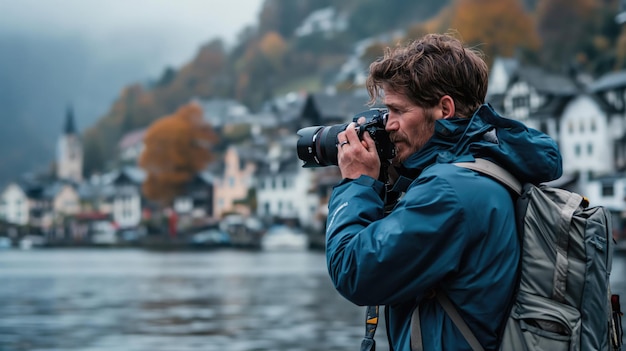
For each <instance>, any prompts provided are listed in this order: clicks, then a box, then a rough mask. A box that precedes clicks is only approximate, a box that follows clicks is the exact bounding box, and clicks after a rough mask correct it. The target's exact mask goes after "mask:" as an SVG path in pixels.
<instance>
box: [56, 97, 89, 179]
mask: <svg viewBox="0 0 626 351" xmlns="http://www.w3.org/2000/svg"><path fill="white" fill-rule="evenodd" d="M57 177H58V178H59V179H65V180H72V181H75V182H80V181H82V180H83V146H82V144H81V142H80V139H79V137H78V133H77V132H76V126H75V125H74V112H73V111H72V107H71V106H70V107H68V108H67V113H66V115H65V130H64V131H63V134H62V135H61V137H60V138H59V141H58V143H57Z"/></svg>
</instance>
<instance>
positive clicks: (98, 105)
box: [0, 32, 153, 184]
mask: <svg viewBox="0 0 626 351" xmlns="http://www.w3.org/2000/svg"><path fill="white" fill-rule="evenodd" d="M0 52H1V53H2V55H0V77H1V78H0V123H1V125H2V128H0V149H1V150H2V152H0V165H2V167H0V184H2V183H3V182H6V181H8V180H11V179H13V178H15V177H16V176H18V175H19V174H22V173H24V172H28V171H41V170H42V169H48V168H49V167H50V165H51V163H52V162H54V158H55V145H56V140H57V138H58V137H59V135H60V133H61V131H62V129H63V122H64V120H65V115H66V111H67V108H68V106H71V107H72V108H73V110H74V117H75V119H76V120H75V121H76V125H77V128H78V129H79V130H83V129H84V128H87V127H89V126H91V125H92V124H93V123H94V122H95V121H96V120H97V119H98V118H99V117H100V116H102V115H103V114H104V113H106V111H107V110H108V108H109V106H110V105H111V103H112V102H113V100H114V98H115V96H116V95H117V94H119V90H120V87H122V86H124V85H126V84H128V83H129V82H130V81H132V80H141V79H147V78H148V77H149V74H150V72H149V71H150V70H151V69H153V68H152V67H151V66H150V65H148V64H146V62H145V61H143V60H139V59H137V60H135V61H133V60H128V59H126V60H124V61H112V60H109V61H103V60H102V59H101V58H100V57H101V56H100V55H99V54H98V53H97V52H94V50H92V49H91V48H89V47H88V45H87V43H86V42H84V41H82V40H81V39H79V38H71V37H65V38H59V37H49V36H34V35H25V34H15V33H14V34H8V33H2V32H0Z"/></svg>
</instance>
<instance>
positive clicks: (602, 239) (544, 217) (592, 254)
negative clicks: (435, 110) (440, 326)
mask: <svg viewBox="0 0 626 351" xmlns="http://www.w3.org/2000/svg"><path fill="white" fill-rule="evenodd" d="M456 165H457V166H459V167H464V168H469V169H472V170H475V171H478V172H480V173H483V174H485V175H488V176H490V177H492V178H494V179H495V180H497V181H499V182H500V183H502V184H504V185H505V186H507V187H508V188H509V189H511V190H512V191H514V192H515V193H517V194H518V195H519V196H518V197H517V200H516V206H517V208H516V217H517V225H518V233H519V236H520V240H521V259H520V261H521V262H520V271H519V272H518V274H519V277H518V287H517V289H516V294H515V298H514V301H513V303H512V306H511V310H510V314H509V317H508V320H507V321H506V325H505V326H504V330H503V332H502V335H501V346H500V350H504V351H508V350H529V351H532V350H550V351H560V350H620V349H621V345H622V335H621V334H622V326H621V317H620V315H621V312H620V311H619V307H617V306H616V303H615V302H618V301H619V300H618V297H617V296H612V295H611V292H610V284H609V283H610V282H609V275H610V272H611V262H612V257H613V246H614V240H613V237H612V231H611V218H610V213H609V212H608V211H607V210H606V209H604V208H603V207H591V208H589V207H588V205H589V203H588V201H587V199H585V198H584V197H582V196H580V195H579V194H576V193H573V192H570V191H567V190H563V189H559V188H554V187H549V186H546V185H539V186H535V185H533V184H520V183H519V182H518V181H517V180H516V179H515V178H514V177H513V176H512V175H511V174H510V173H508V172H507V171H506V170H504V169H503V168H501V167H499V166H498V165H496V164H494V163H492V162H489V161H487V160H484V159H477V160H476V162H463V163H456ZM437 298H438V300H439V302H440V303H441V304H442V306H443V307H444V309H445V310H446V312H447V313H448V315H449V316H450V317H451V319H452V320H453V321H454V323H455V324H456V325H457V327H458V328H459V330H460V331H461V332H462V333H463V335H464V336H465V338H466V339H467V341H468V343H469V344H470V345H471V346H472V348H473V349H474V350H482V346H481V345H480V343H479V342H478V340H477V339H476V338H475V337H474V335H473V333H472V332H471V330H470V329H469V327H468V326H467V325H466V324H465V322H464V321H463V319H462V318H461V317H460V315H459V314H458V312H457V310H456V308H455V307H454V304H453V302H451V301H450V300H449V299H448V298H447V296H445V294H443V293H442V292H437ZM612 299H613V304H612ZM416 310H417V309H416ZM414 317H415V315H414ZM412 329H413V330H412V336H411V338H412V342H414V344H413V345H414V347H413V348H414V349H415V350H419V349H420V347H421V345H419V344H421V331H420V330H419V323H417V324H415V323H414V324H413V328H412ZM414 338H415V339H418V338H419V340H414Z"/></svg>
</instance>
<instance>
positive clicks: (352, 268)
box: [326, 34, 562, 351]
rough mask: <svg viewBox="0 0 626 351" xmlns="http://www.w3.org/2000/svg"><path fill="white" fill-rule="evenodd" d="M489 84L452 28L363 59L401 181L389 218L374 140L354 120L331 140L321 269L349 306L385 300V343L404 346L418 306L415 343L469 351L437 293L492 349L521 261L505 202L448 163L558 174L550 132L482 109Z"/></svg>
mask: <svg viewBox="0 0 626 351" xmlns="http://www.w3.org/2000/svg"><path fill="white" fill-rule="evenodd" d="M487 81H488V69H487V66H486V64H485V62H484V61H483V60H482V59H481V57H480V56H479V55H478V54H477V53H476V52H474V51H473V50H471V49H468V48H464V47H463V45H462V43H461V42H460V41H459V40H457V39H455V38H454V37H452V36H450V35H439V34H429V35H426V36H424V37H423V38H421V39H420V40H417V41H415V42H413V43H411V44H409V45H408V46H406V47H398V48H396V49H395V50H390V49H388V50H387V51H386V52H385V55H384V57H383V58H382V59H381V60H379V61H376V62H374V63H372V64H371V66H370V74H369V77H368V79H367V89H368V92H369V94H370V97H371V102H375V101H376V100H377V99H378V98H382V100H383V103H384V104H385V105H386V107H387V108H388V109H389V115H388V119H387V122H386V127H385V128H386V130H387V132H388V133H389V135H390V138H391V140H392V141H393V142H394V144H395V146H396V151H397V153H396V154H397V158H396V159H395V160H394V165H395V167H394V168H395V171H396V172H397V173H398V174H399V176H400V177H404V179H406V178H408V179H409V184H410V185H409V186H408V188H407V189H406V190H405V193H404V195H403V196H402V197H401V199H400V200H399V201H398V203H397V204H396V206H395V207H394V208H393V210H392V211H391V212H389V213H388V214H385V213H384V208H385V184H383V182H381V181H379V180H378V179H377V178H378V177H379V172H380V165H381V163H380V160H379V158H378V154H377V152H376V148H375V144H374V141H373V139H372V138H371V136H370V135H369V134H368V133H364V135H362V140H360V139H359V136H358V135H357V134H356V132H355V130H354V126H353V125H350V126H349V127H348V128H347V129H346V130H345V131H344V132H342V133H340V134H339V135H338V136H337V139H338V164H339V168H340V171H341V174H342V177H343V178H344V179H343V181H342V182H341V183H340V184H338V185H337V186H336V187H335V188H334V190H333V193H332V196H331V199H330V201H329V217H328V223H327V236H326V248H327V252H326V256H327V264H328V270H329V274H330V277H331V279H332V281H333V283H334V285H335V287H336V289H337V290H338V291H339V292H340V293H341V294H342V295H343V296H344V297H345V298H347V299H348V300H350V301H352V302H353V303H355V304H358V305H386V309H385V316H386V321H387V334H388V338H389V343H390V348H391V349H392V350H395V351H408V350H411V345H410V344H411V340H410V339H411V316H412V313H413V311H414V309H415V308H417V307H419V317H420V319H419V320H420V325H421V332H422V338H421V339H422V340H421V341H422V343H423V348H424V350H469V349H470V346H469V345H468V343H467V342H466V341H465V339H464V338H463V336H462V335H461V333H460V331H459V330H458V329H457V328H456V326H455V325H454V324H453V322H452V321H451V319H450V317H449V316H448V315H447V314H446V313H445V312H444V310H443V308H442V306H441V305H440V304H439V303H438V302H437V299H434V298H432V296H433V292H434V291H440V292H442V293H443V294H445V295H446V296H447V297H448V298H449V299H450V300H451V301H452V303H453V304H454V305H455V306H456V307H457V309H458V310H459V312H460V314H461V316H462V318H463V319H464V320H465V322H466V323H467V324H468V326H469V327H470V329H471V330H472V332H473V333H474V334H475V335H476V337H477V338H478V341H479V342H480V344H481V345H482V347H483V348H484V349H486V350H495V349H497V346H498V337H499V333H500V332H501V329H502V327H503V325H502V324H503V323H504V321H505V317H506V315H507V313H508V309H509V304H510V301H511V299H512V294H513V291H514V285H515V280H516V270H517V267H518V262H519V252H520V248H519V243H518V239H517V233H516V227H515V220H514V205H513V204H514V202H513V199H512V197H511V195H510V193H509V192H508V191H507V189H506V188H505V187H504V186H502V185H501V184H500V183H498V182H496V181H494V180H492V179H490V178H489V177H486V176H484V175H481V174H479V173H477V172H475V171H472V170H469V169H466V168H461V167H458V166H455V165H454V164H453V163H454V162H468V161H469V162H471V161H473V160H474V159H476V158H485V159H488V160H490V161H493V162H495V163H497V164H499V165H500V166H502V167H504V168H505V169H507V170H508V171H509V172H511V173H512V174H513V175H514V176H516V177H517V178H518V179H519V180H520V181H522V182H532V183H539V182H545V181H550V180H553V179H556V178H558V177H559V176H560V175H561V173H562V168H561V156H560V154H559V151H558V149H557V146H556V144H555V142H554V141H553V140H552V139H550V138H549V137H548V136H547V135H545V134H542V133H540V132H538V131H536V130H533V129H529V128H526V127H525V126H524V125H523V124H521V123H519V122H517V121H513V120H509V119H505V118H502V117H500V116H499V115H498V114H497V113H496V112H494V110H493V109H492V108H491V107H490V106H489V105H485V104H484V100H485V95H486V92H487ZM398 184H400V182H398Z"/></svg>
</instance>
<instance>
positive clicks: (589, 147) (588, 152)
mask: <svg viewBox="0 0 626 351" xmlns="http://www.w3.org/2000/svg"><path fill="white" fill-rule="evenodd" d="M587 154H589V155H593V144H592V143H589V144H588V145H587Z"/></svg>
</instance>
